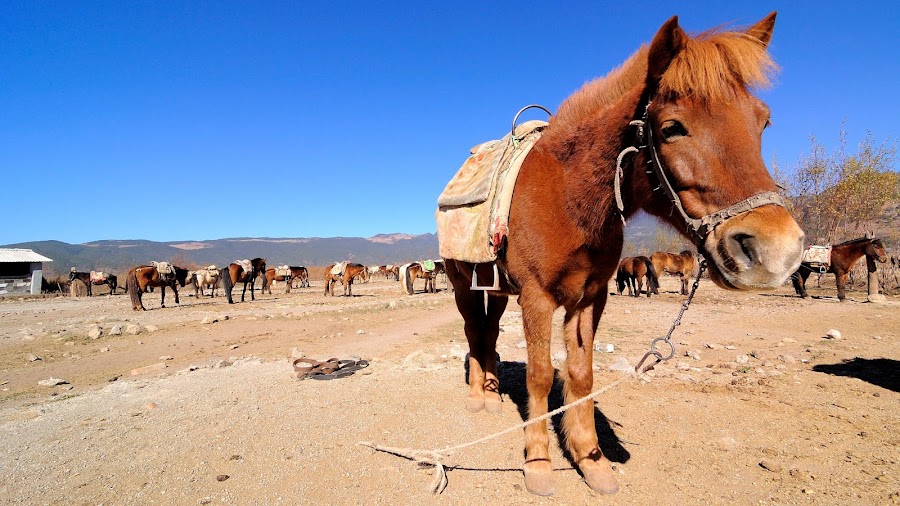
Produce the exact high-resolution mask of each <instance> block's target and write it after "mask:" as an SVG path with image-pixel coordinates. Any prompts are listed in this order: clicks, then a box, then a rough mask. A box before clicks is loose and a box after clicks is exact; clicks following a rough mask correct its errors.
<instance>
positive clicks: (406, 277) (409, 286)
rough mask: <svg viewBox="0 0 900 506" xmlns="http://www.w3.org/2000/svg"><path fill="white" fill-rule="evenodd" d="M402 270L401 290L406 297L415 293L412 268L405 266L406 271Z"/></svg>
mask: <svg viewBox="0 0 900 506" xmlns="http://www.w3.org/2000/svg"><path fill="white" fill-rule="evenodd" d="M401 270H403V290H404V291H406V294H407V295H412V294H414V293H415V290H413V282H414V281H415V280H414V279H413V277H412V266H411V265H410V266H406V269H401Z"/></svg>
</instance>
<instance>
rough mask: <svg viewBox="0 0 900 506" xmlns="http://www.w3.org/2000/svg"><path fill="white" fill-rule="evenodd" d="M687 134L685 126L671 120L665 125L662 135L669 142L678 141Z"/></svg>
mask: <svg viewBox="0 0 900 506" xmlns="http://www.w3.org/2000/svg"><path fill="white" fill-rule="evenodd" d="M687 134H688V133H687V129H685V128H684V125H682V124H681V123H679V122H677V121H675V120H669V121H666V122H665V123H663V126H662V135H663V139H665V140H667V141H674V140H677V139H679V138H681V137H684V136H686V135H687Z"/></svg>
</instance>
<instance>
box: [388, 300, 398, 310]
mask: <svg viewBox="0 0 900 506" xmlns="http://www.w3.org/2000/svg"><path fill="white" fill-rule="evenodd" d="M387 307H388V309H397V301H396V300H392V301H390V302H388V304H387Z"/></svg>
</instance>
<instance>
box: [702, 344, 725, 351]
mask: <svg viewBox="0 0 900 506" xmlns="http://www.w3.org/2000/svg"><path fill="white" fill-rule="evenodd" d="M705 344H706V347H707V348H709V349H711V350H721V349H722V345H721V344H715V343H705Z"/></svg>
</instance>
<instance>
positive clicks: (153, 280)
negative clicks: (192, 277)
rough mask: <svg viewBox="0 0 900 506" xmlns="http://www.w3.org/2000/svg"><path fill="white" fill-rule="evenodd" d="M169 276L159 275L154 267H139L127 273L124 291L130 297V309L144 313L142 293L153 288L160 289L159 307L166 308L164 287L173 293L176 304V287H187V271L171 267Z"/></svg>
mask: <svg viewBox="0 0 900 506" xmlns="http://www.w3.org/2000/svg"><path fill="white" fill-rule="evenodd" d="M171 267H172V272H171V274H161V273H160V272H159V270H158V269H157V268H156V266H154V265H140V266H138V267H135V268H134V269H131V270H130V271H128V276H127V278H126V281H125V291H126V292H128V294H129V295H130V296H131V309H133V310H135V311H145V309H144V303H143V301H142V300H141V298H142V296H143V295H144V292H145V291H147V290H149V289H150V288H153V287H156V286H158V287H160V290H159V292H160V299H159V307H166V287H169V288H171V289H172V292H174V293H175V304H180V302H178V285H181V287H182V288H184V286H185V285H187V278H188V272H189V271H188V270H187V269H182V268H181V267H177V266H174V265H172V266H171Z"/></svg>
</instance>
